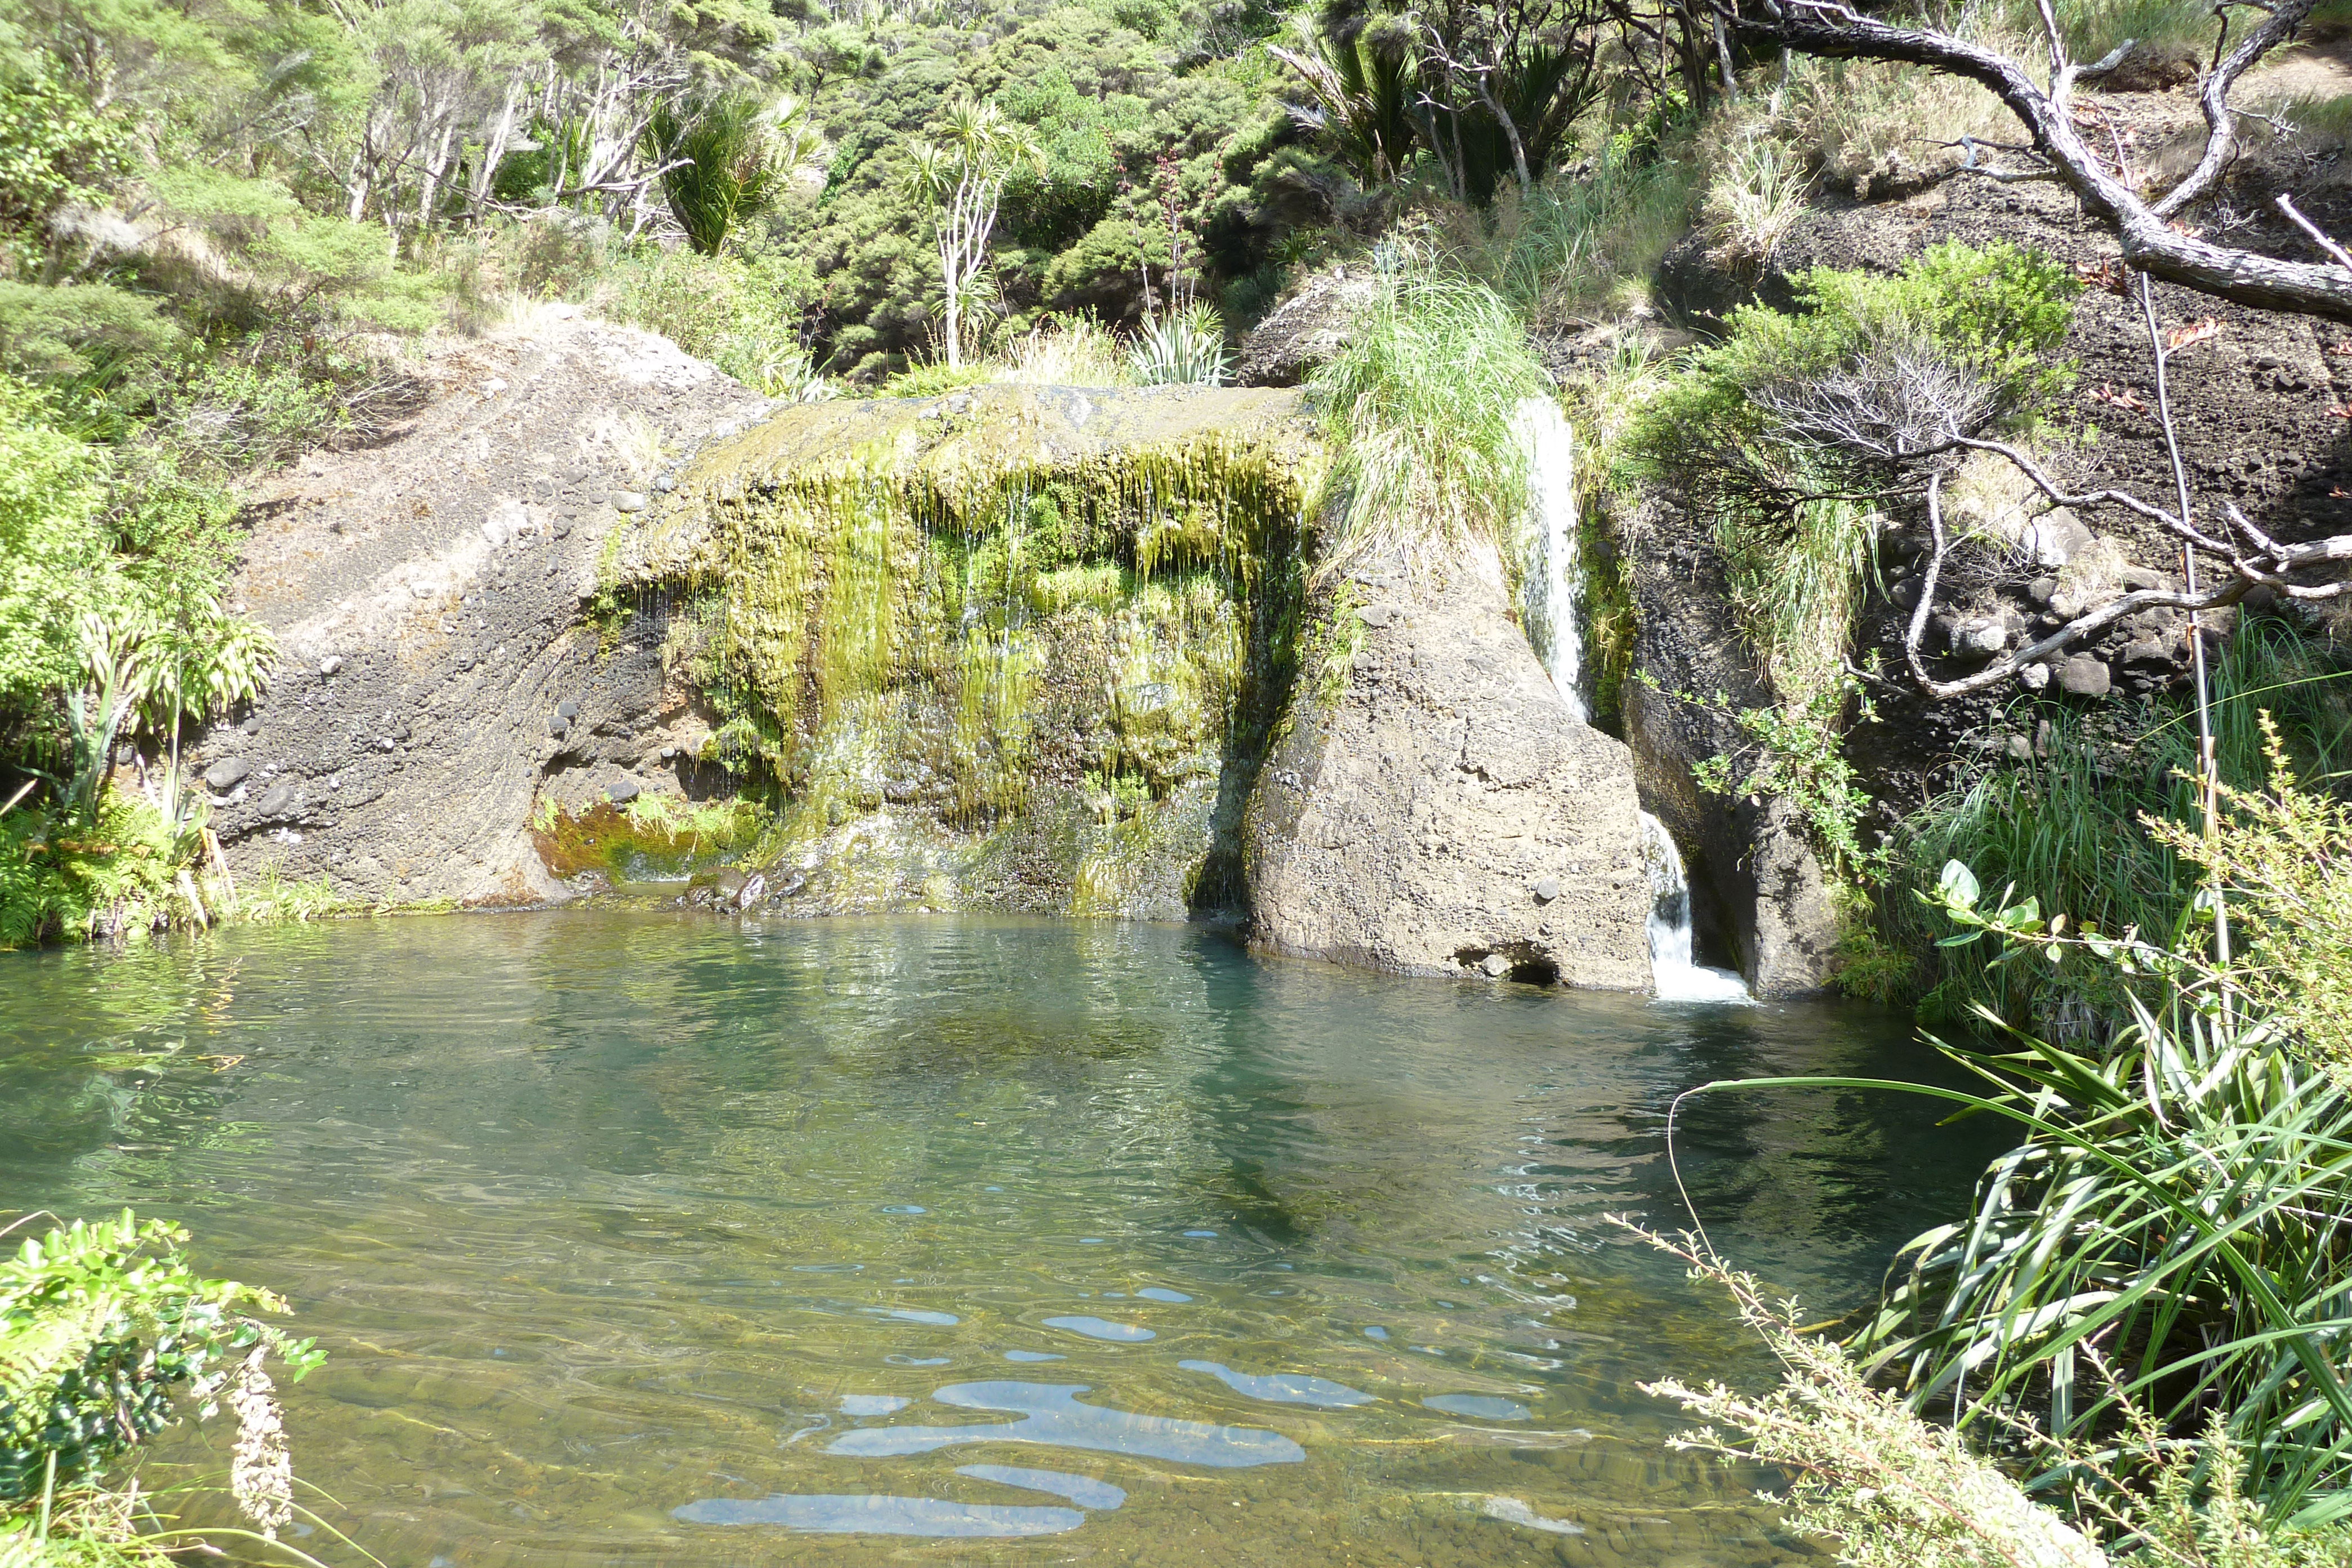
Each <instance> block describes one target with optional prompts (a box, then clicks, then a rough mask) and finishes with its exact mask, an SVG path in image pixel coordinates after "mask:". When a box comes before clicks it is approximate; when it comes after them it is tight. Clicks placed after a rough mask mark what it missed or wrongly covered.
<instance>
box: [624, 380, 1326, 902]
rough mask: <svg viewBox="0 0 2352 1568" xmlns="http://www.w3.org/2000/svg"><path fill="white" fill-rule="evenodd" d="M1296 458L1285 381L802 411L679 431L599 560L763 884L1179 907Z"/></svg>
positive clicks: (1195, 861) (1279, 556)
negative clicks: (673, 677)
mask: <svg viewBox="0 0 2352 1568" xmlns="http://www.w3.org/2000/svg"><path fill="white" fill-rule="evenodd" d="M1321 471H1322V455H1321V450H1320V448H1319V447H1318V445H1317V444H1316V442H1315V439H1314V437H1313V434H1312V431H1311V428H1310V427H1309V426H1308V425H1307V421H1306V420H1305V419H1304V418H1303V417H1302V416H1301V413H1300V408H1299V404H1298V400H1297V395H1296V394H1294V393H1286V392H1274V391H1243V392H1212V391H1206V390H1193V389H1176V388H1171V389H1162V390H1159V391H1154V392H1129V393H1106V392H1094V391H1088V392H1079V391H1074V390H1067V389H1057V388H1034V387H980V388H974V389H972V390H971V391H968V392H963V393H958V394H954V395H949V396H946V397H940V398H929V399H921V400H903V401H877V402H863V403H836V404H819V405H807V406H803V407H799V408H794V409H790V410H787V411H785V412H784V413H782V414H780V415H778V416H775V417H773V418H772V419H771V420H770V421H769V422H767V423H766V424H764V425H761V426H759V427H757V428H755V429H753V430H751V431H749V432H747V433H745V434H743V435H740V436H738V437H732V438H730V439H729V440H726V441H724V442H721V443H719V444H717V445H715V446H712V447H708V448H706V449H705V450H704V451H703V452H702V453H701V454H700V455H699V456H698V457H697V458H695V459H694V461H693V462H692V463H691V464H690V465H689V466H688V468H686V469H685V471H684V472H683V473H682V474H681V475H679V476H678V484H677V489H676V491H675V492H674V493H673V494H672V495H671V496H670V497H669V498H668V500H667V503H666V504H665V505H664V506H663V507H662V508H661V509H660V510H659V511H657V512H656V513H655V514H653V515H652V516H651V517H650V518H649V519H648V520H647V521H645V522H643V523H641V524H639V525H638V526H636V527H635V528H634V529H632V530H630V531H628V533H627V534H626V535H625V536H624V537H622V538H621V539H620V541H619V542H618V543H617V544H616V546H615V547H614V551H613V553H612V556H611V571H610V574H609V575H610V578H611V581H612V582H613V584H614V593H615V595H616V597H617V599H618V600H619V601H620V602H622V603H624V604H625V602H626V601H627V600H628V599H629V598H630V597H631V596H632V595H633V594H635V595H642V594H645V593H646V592H648V591H654V590H661V591H666V592H667V593H670V594H681V593H682V595H683V597H684V601H685V604H686V605H687V607H688V608H687V613H684V614H674V615H673V619H672V629H671V633H670V644H669V647H668V657H669V658H671V659H672V660H673V661H675V662H676V663H677V664H678V665H679V666H680V667H681V668H684V669H685V670H686V671H687V672H688V674H689V676H690V678H691V679H693V680H694V682H695V683H696V684H697V685H698V687H699V688H700V689H702V690H703V692H704V693H705V694H706V695H707V696H708V698H709V701H710V703H711V705H712V707H713V708H714V709H715V710H716V711H717V712H718V713H719V716H720V720H721V722H720V723H719V727H718V729H717V730H716V731H715V732H714V734H713V735H712V737H711V740H710V742H709V751H710V752H711V756H712V760H715V761H718V762H720V763H725V764H726V765H727V766H728V767H729V768H730V770H732V771H733V772H735V773H737V774H738V775H739V776H740V777H741V778H742V779H743V780H745V781H746V785H747V787H749V788H752V789H755V790H768V791H772V792H773V793H774V794H775V795H777V797H778V801H777V805H778V813H777V826H776V829H775V831H774V832H773V833H772V836H771V837H770V839H769V841H768V842H767V843H766V844H765V845H764V846H763V847H762V850H761V858H762V859H763V860H765V861H766V862H768V863H769V864H770V865H771V866H772V868H773V872H774V874H773V875H772V877H771V883H772V886H773V887H775V888H776V889H778V890H779V892H780V895H781V896H782V897H784V898H786V899H788V900H791V901H793V902H795V903H797V904H799V905H800V906H802V907H803V908H808V909H810V910H824V911H830V910H856V909H888V908H909V907H933V908H952V907H973V906H980V907H997V908H1013V909H1026V910H1067V911H1071V912H1078V913H1089V914H1139V915H1155V916H1179V915H1182V914H1184V913H1186V912H1188V911H1195V910H1210V909H1219V908H1223V907H1228V906H1229V905H1230V904H1231V902H1232V901H1233V900H1234V897H1235V894H1236V891H1237V889H1235V888H1234V885H1233V877H1234V874H1233V867H1234V865H1235V864H1236V863H1237V862H1236V860H1235V858H1234V843H1235V829H1236V826H1237V822H1238V816H1239V805H1240V802H1241V800H1242V798H1243V797H1244V795H1245V794H1246V791H1247V787H1248V783H1249V779H1250V777H1251V776H1252V775H1254V773H1255V767H1256V765H1257V763H1258V761H1259V759H1260V757H1261V756H1262V755H1263V753H1264V751H1265V745H1266V741H1267V735H1268V732H1269V731H1270V730H1271V728H1272V726H1273V724H1274V722H1275V721H1276V718H1277V716H1278V715H1279V714H1280V712H1281V711H1282V705H1283V701H1284V699H1285V697H1286V694H1287V691H1288V689H1289V685H1290V680H1291V677H1292V671H1293V667H1294V664H1295V643H1296V641H1297V623H1298V617H1299V608H1300V603H1301V599H1302V595H1303V584H1304V573H1303V569H1302V564H1301V550H1302V542H1303V540H1304V537H1305V528H1304V523H1303V519H1304V517H1305V514H1306V510H1307V504H1308V501H1309V499H1310V497H1311V496H1312V494H1313V492H1314V490H1315V489H1316V486H1317V484H1318V481H1319V479H1320V475H1321ZM787 889H788V891H787Z"/></svg>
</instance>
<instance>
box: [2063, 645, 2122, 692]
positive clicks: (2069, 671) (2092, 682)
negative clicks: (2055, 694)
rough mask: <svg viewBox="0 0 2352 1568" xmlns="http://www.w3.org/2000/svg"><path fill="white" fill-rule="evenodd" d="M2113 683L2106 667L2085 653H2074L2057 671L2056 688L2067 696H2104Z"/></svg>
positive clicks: (2113, 679)
mask: <svg viewBox="0 0 2352 1568" xmlns="http://www.w3.org/2000/svg"><path fill="white" fill-rule="evenodd" d="M2114 685H2115V678H2114V677H2113V676H2111V675H2109V674H2108V673H2107V667H2106V666H2105V665H2104V664H2101V663H2100V662H2099V661H2098V660H2097V659H2095V658H2092V657H2091V656H2090V655H2089V654H2086V653H2078V654H2076V655H2074V657H2073V658H2070V659H2068V660H2067V661H2066V662H2065V664H2064V665H2063V666H2062V667H2061V668H2060V669H2059V671H2058V689H2059V690H2061V691H2063V692H2064V693H2066V695H2067V696H2069V697H2105V695H2106V694H2107V692H2108V690H2109V689H2110V688H2112V687H2113V686H2114Z"/></svg>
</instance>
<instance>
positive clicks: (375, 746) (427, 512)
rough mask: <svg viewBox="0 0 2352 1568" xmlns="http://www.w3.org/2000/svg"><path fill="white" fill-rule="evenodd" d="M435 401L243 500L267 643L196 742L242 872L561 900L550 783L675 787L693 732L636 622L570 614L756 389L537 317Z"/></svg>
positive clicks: (623, 331)
mask: <svg viewBox="0 0 2352 1568" xmlns="http://www.w3.org/2000/svg"><path fill="white" fill-rule="evenodd" d="M427 374H428V375H429V376H430V378H431V380H432V382H433V384H434V389H435V393H436V398H435V401H434V402H433V403H432V405H430V406H428V407H427V408H426V409H425V411H424V413H423V414H421V415H420V416H418V418H417V419H416V420H415V423H414V424H413V425H412V426H409V427H408V428H407V429H405V430H404V431H402V432H400V433H398V434H397V435H395V436H394V437H393V438H392V439H391V440H390V441H388V442H386V443H384V444H383V445H381V446H378V447H372V448H369V449H364V450H355V451H345V452H340V453H320V454H316V455H314V456H312V457H311V458H309V459H307V460H306V461H304V462H302V463H300V464H299V465H297V466H296V468H293V469H292V470H291V471H289V473H287V474H286V475H284V476H282V477H281V478H279V479H277V480H275V481H274V482H273V483H272V484H271V486H270V487H269V489H267V490H266V491H264V492H263V493H262V494H261V495H260V496H259V497H258V498H257V499H256V500H255V502H254V503H253V505H252V508H251V510H250V514H249V515H250V516H251V517H252V518H253V535H252V539H251V542H250V543H249V544H248V546H247V553H246V558H245V560H244V562H243V563H242V565H241V567H240V569H239V571H238V574H237V577H236V585H235V593H236V595H237V598H238V600H239V601H240V602H241V603H242V604H243V605H245V607H246V608H247V611H248V612H249V613H250V614H252V615H254V616H257V617H258V618H259V619H260V620H261V621H262V622H263V623H264V624H266V625H267V626H268V627H269V628H270V629H271V630H272V631H273V632H275V633H276V634H277V637H278V647H279V649H280V652H281V654H282V656H283V661H282V663H281V664H280V666H279V668H278V671H277V674H276V678H275V679H274V680H273V682H272V684H271V686H270V689H269V690H268V694H267V695H266V696H264V697H263V699H262V700H260V701H259V702H257V703H256V704H254V705H253V707H252V708H251V709H250V710H247V711H245V712H241V713H239V714H238V715H236V720H235V721H233V722H231V723H228V724H224V725H222V726H221V727H219V728H217V729H215V731H213V732H212V733H211V734H210V735H208V736H207V737H206V738H205V742H203V745H202V746H201V748H200V749H199V751H198V752H197V757H198V759H199V764H200V765H201V766H202V767H203V768H204V769H205V775H206V777H207V779H212V780H218V781H220V782H221V783H223V784H226V786H227V787H226V789H225V790H223V791H218V792H215V795H214V797H213V798H214V817H213V821H214V825H215V827H216V828H217V830H218V832H219V834H220V837H221V840H222V843H223V845H224V847H225V848H226V854H227V857H228V860H229V864H230V866H231V867H232V868H233V869H234V870H235V872H236V875H237V876H238V877H239V878H240V879H243V878H247V877H249V876H251V875H253V874H255V873H257V872H260V871H262V870H265V869H268V870H270V871H274V872H276V873H278V874H280V875H283V876H286V877H291V878H299V879H310V878H314V877H318V876H322V875H323V876H325V877H327V878H328V879H331V881H332V883H333V884H334V886H335V888H336V889H337V890H338V891H339V892H341V894H343V895H344V896H345V897H347V898H351V899H353V900H370V901H383V902H391V903H418V902H426V901H432V900H448V901H453V902H457V903H461V904H496V903H524V902H535V901H539V900H546V899H551V898H560V897H562V896H563V892H564V889H562V888H561V887H560V886H558V885H557V884H556V883H555V882H554V881H553V879H551V878H550V877H549V875H548V874H547V872H546V869H545V868H544V867H543V866H542V865H541V862H540V859H539V858H538V856H537V854H536V853H535V852H534V850H533V848H532V845H531V841H530V834H529V826H530V820H531V816H532V814H533V812H534V810H535V809H536V808H537V807H538V806H539V804H540V802H541V799H542V797H543V795H545V794H546V792H547V791H548V789H549V788H550V787H551V784H555V785H557V786H558V787H568V788H572V789H573V790H574V791H575V792H585V791H586V790H587V789H589V788H590V787H591V786H592V784H593V786H595V787H597V788H599V789H603V788H604V787H606V786H611V787H614V788H618V789H621V790H624V791H627V792H631V793H634V792H635V791H640V790H644V791H664V790H666V791H668V792H670V793H680V792H682V791H683V790H684V788H685V787H686V785H687V784H688V783H690V782H692V781H691V780H690V779H688V780H685V781H682V780H681V779H680V778H679V776H678V773H677V770H676V769H675V767H668V768H666V767H665V765H664V759H663V757H662V752H664V751H665V750H666V749H667V751H669V752H671V754H672V757H673V758H675V756H676V755H677V752H678V751H679V748H680V747H681V746H684V745H688V744H690V743H691V740H692V735H693V732H695V731H699V730H700V729H701V728H702V726H701V725H700V724H699V721H698V719H697V717H696V710H697V700H696V698H695V696H694V694H693V693H692V692H691V691H690V690H688V689H686V688H685V687H683V686H682V685H680V684H678V683H677V682H674V681H672V680H670V679H667V678H666V677H665V674H664V671H663V668H662V665H661V659H660V655H659V650H658V648H657V647H656V646H654V644H653V642H652V641H651V640H649V639H643V638H640V639H634V640H630V639H625V640H623V641H621V642H619V643H617V644H615V645H614V646H612V647H606V648H603V649H601V650H600V648H599V636H598V633H597V632H596V631H595V630H594V629H593V628H592V627H588V626H584V625H583V619H582V611H583V606H584V605H585V604H586V602H587V601H588V600H589V599H590V598H591V597H592V596H593V594H594V592H595V589H596V584H597V570H598V562H599V560H600V557H601V555H602V553H603V551H604V543H605V540H606V538H607V536H608V535H609V534H610V533H611V531H612V530H613V529H614V527H615V526H616V525H617V524H618V523H619V522H620V521H621V520H622V519H623V518H624V517H625V516H627V515H629V514H630V512H631V511H632V510H633V509H637V508H642V507H643V506H645V505H646V495H647V491H646V483H647V481H648V480H649V479H651V478H652V474H653V470H654V468H656V466H657V465H658V464H659V463H660V462H662V461H663V460H664V454H665V453H666V452H668V453H674V452H676V451H677V450H678V449H680V447H683V446H685V445H687V444H690V443H691V442H692V441H693V440H694V439H696V438H697V437H698V436H699V435H700V434H702V433H703V432H706V431H708V430H709V429H710V428H711V427H712V426H720V427H724V426H725V425H726V423H727V422H728V421H730V420H742V419H748V418H750V417H752V416H756V415H759V414H761V413H763V412H764V411H765V409H766V407H767V404H766V400H765V399H763V398H761V397H760V396H758V395H756V394H753V393H751V392H749V391H747V390H745V389H744V388H743V387H741V386H740V385H738V384H735V383H734V382H732V381H730V380H728V379H727V378H726V377H725V376H722V375H720V374H719V373H718V372H717V371H715V370H713V369H712V368H711V367H710V366H709V365H707V364H704V363H701V362H700V361H698V360H695V359H692V358H690V357H688V355H686V354H684V353H680V352H679V351H678V350H677V348H676V347H674V346H672V345H671V344H670V343H669V342H667V340H665V339H662V338H658V337H655V336H653V335H652V334H650V333H646V332H640V331H632V330H630V329H627V328H623V327H614V326H608V325H605V324H604V323H601V322H595V321H587V320H583V319H582V318H581V317H580V316H579V315H578V314H577V312H574V311H572V310H570V309H569V308H568V307H550V308H546V309H542V310H537V311H534V312H531V313H530V314H529V315H527V316H526V317H524V318H522V319H521V320H520V321H518V322H517V323H515V324H514V325H513V326H511V327H509V328H508V329H506V330H503V331H499V332H497V333H495V334H493V335H491V336H489V337H487V338H485V339H483V340H480V341H478V342H474V343H470V344H467V345H465V346H463V347H462V348H459V349H456V350H453V351H450V352H447V353H443V354H441V355H438V356H436V359H435V360H434V361H433V362H432V363H430V364H429V365H428V366H427Z"/></svg>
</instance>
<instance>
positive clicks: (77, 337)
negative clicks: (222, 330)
mask: <svg viewBox="0 0 2352 1568" xmlns="http://www.w3.org/2000/svg"><path fill="white" fill-rule="evenodd" d="M159 304H160V301H159V300H155V299H153V298H152V297H150V296H148V295H143V294H133V293H131V292H129V291H127V290H125V289H117V288H113V287H111V286H110V285H108V284H104V283H81V284H75V285H73V286H71V287H68V288H51V287H48V286H47V285H43V284H37V283H15V282H9V281H7V280H5V279H0V372H5V373H6V374H11V375H22V376H51V375H89V374H93V373H95V372H97V371H98V370H100V368H101V367H102V366H107V365H110V364H112V363H117V362H119V361H120V360H121V359H122V358H124V357H127V356H149V357H152V356H156V355H160V354H163V353H166V352H168V351H169V350H170V349H171V348H172V347H173V345H174V344H175V343H176V342H177V341H178V339H179V337H180V332H179V331H178V329H177V328H176V327H175V326H174V325H173V322H172V321H169V320H167V319H165V318H164V317H163V316H162V315H161V314H160V313H159V311H158V306H159Z"/></svg>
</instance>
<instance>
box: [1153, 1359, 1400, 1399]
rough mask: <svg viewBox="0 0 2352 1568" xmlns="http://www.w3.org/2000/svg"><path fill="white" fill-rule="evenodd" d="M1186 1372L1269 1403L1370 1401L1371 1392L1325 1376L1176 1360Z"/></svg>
mask: <svg viewBox="0 0 2352 1568" xmlns="http://www.w3.org/2000/svg"><path fill="white" fill-rule="evenodd" d="M1176 1364H1177V1365H1178V1366H1181V1367H1182V1368H1183V1369H1184V1370H1185V1371H1186V1372H1205V1373H1208V1374H1209V1375H1210V1376H1211V1377H1213V1378H1215V1379H1216V1380H1217V1381H1218V1382H1219V1383H1222V1384H1224V1385H1225V1386H1226V1387H1227V1388H1230V1389H1232V1390H1233V1391H1234V1393H1235V1394H1246V1395H1247V1396H1248V1397H1250V1398H1252V1399H1263V1400H1265V1401H1266V1402H1267V1403H1268V1404H1271V1405H1320V1406H1322V1407H1323V1408H1324V1409H1326V1410H1344V1409H1346V1408H1347V1407H1348V1406H1349V1405H1370V1403H1371V1402H1372V1396H1371V1395H1370V1394H1366V1393H1364V1392H1363V1391H1362V1390H1360V1389H1355V1388H1349V1386H1348V1385H1347V1384H1344V1383H1333V1382H1332V1381H1330V1380H1329V1379H1328V1378H1322V1377H1307V1376H1305V1375H1303V1374H1300V1373H1280V1372H1277V1373H1263V1374H1254V1373H1246V1372H1235V1371H1234V1369H1233V1368H1231V1367H1229V1366H1226V1365H1223V1363H1218V1362H1213V1361H1180V1362H1178V1363H1176Z"/></svg>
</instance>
